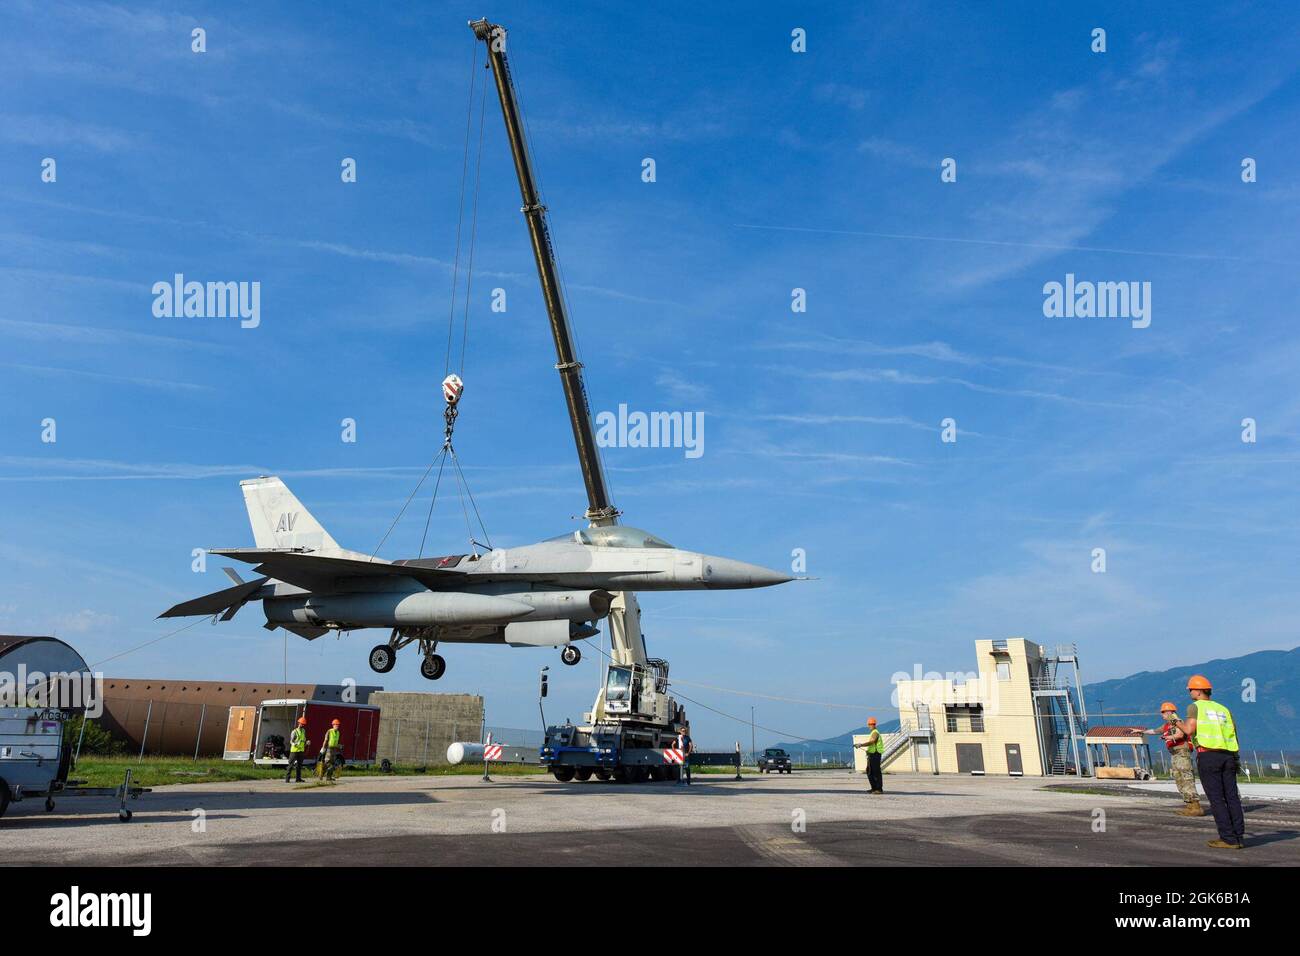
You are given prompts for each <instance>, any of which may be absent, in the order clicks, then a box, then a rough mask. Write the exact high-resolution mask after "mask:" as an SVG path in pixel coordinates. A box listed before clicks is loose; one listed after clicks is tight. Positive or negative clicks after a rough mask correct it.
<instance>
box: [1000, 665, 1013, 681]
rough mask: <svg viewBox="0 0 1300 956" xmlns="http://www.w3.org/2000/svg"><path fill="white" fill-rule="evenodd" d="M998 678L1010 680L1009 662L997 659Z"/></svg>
mask: <svg viewBox="0 0 1300 956" xmlns="http://www.w3.org/2000/svg"><path fill="white" fill-rule="evenodd" d="M998 680H1011V662H1010V661H998Z"/></svg>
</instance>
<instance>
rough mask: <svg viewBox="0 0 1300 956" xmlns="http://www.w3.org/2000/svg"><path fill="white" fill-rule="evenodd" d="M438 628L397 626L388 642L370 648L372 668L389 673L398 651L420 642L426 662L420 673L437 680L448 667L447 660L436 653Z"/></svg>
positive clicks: (382, 672) (389, 636)
mask: <svg viewBox="0 0 1300 956" xmlns="http://www.w3.org/2000/svg"><path fill="white" fill-rule="evenodd" d="M437 637H438V630H437V628H433V627H395V628H393V633H392V634H390V635H388V643H387V644H376V645H375V646H374V647H372V648H371V649H370V668H371V670H373V671H375V672H376V673H379V674H387V673H388V672H389V671H391V670H392V669H393V665H394V664H396V663H397V652H398V651H400V650H401V649H402V648H403V647H405V646H406V645H407V644H411V643H414V642H415V641H419V642H420V653H421V654H422V655H423V657H424V662H423V663H422V664H421V665H420V673H421V674H423V675H424V676H425V677H427V678H429V680H437V679H438V678H439V677H441V676H442V674H443V671H445V670H446V669H447V662H446V661H444V660H443V659H442V658H441V657H439V656H438V655H437V654H435V653H434V650H435V649H437V647H438V640H437Z"/></svg>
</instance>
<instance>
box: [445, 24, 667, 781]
mask: <svg viewBox="0 0 1300 956" xmlns="http://www.w3.org/2000/svg"><path fill="white" fill-rule="evenodd" d="M469 26H470V28H471V29H472V30H473V31H474V35H475V37H477V38H478V39H479V40H481V41H482V42H483V43H484V45H485V46H486V48H487V55H488V64H489V66H490V67H491V70H492V77H493V80H494V82H495V84H496V91H497V98H498V99H499V100H500V101H501V114H502V117H503V118H504V120H505V127H506V136H507V137H508V139H509V140H510V152H511V155H512V157H513V159H514V165H515V173H516V174H517V176H518V178H519V193H520V197H521V198H522V200H523V205H522V207H521V210H520V211H521V212H522V213H523V214H524V221H525V222H526V223H527V225H528V235H529V238H530V239H531V241H532V247H533V258H534V260H535V262H536V265H537V277H538V279H539V280H540V282H541V286H542V298H543V300H544V302H545V304H546V314H547V316H548V317H549V319H550V324H551V334H552V337H553V338H554V340H555V355H556V364H555V368H556V370H557V371H558V372H559V373H560V382H561V384H562V385H563V386H564V398H565V403H566V404H567V406H568V411H569V423H570V425H571V426H572V428H573V441H574V445H575V446H576V448H577V452H578V462H579V464H580V465H581V467H582V479H583V483H584V484H585V485H586V490H587V511H586V515H585V517H586V519H587V520H588V521H589V522H590V525H591V527H593V528H597V527H607V526H610V525H615V524H617V523H618V516H619V513H620V512H619V511H618V510H617V509H616V508H615V507H614V505H613V504H612V502H611V500H610V496H609V489H608V487H607V485H606V483H605V473H604V468H603V467H602V465H601V460H600V455H599V453H598V451H597V448H596V438H595V430H594V428H593V427H592V420H591V408H590V405H589V404H588V401H587V389H586V385H585V383H584V381H583V376H582V363H581V362H579V361H578V358H577V353H576V351H575V348H574V342H573V331H572V328H571V327H570V325H569V316H568V311H567V308H566V305H565V301H564V294H563V290H562V289H561V287H560V282H559V270H558V267H557V265H556V260H555V249H554V247H553V245H552V243H551V236H550V230H549V229H548V228H547V220H546V206H544V205H543V204H542V201H541V196H540V194H539V193H538V189H537V181H536V178H535V177H534V175H533V166H532V159H531V156H530V153H529V150H528V142H527V140H526V138H525V134H524V127H523V122H522V119H521V116H520V111H519V103H518V100H517V98H516V95H515V87H514V81H513V79H512V78H511V74H510V64H509V61H508V60H507V58H506V31H505V28H504V27H502V26H500V25H499V24H494V23H490V22H489V21H488V20H487V19H481V20H473V21H471V22H470V24H469ZM607 620H608V627H609V638H610V663H609V665H608V666H607V667H606V670H605V680H604V682H603V683H602V686H601V689H600V691H599V693H598V694H597V695H596V701H595V704H594V705H593V706H592V709H591V713H590V714H587V715H586V722H585V723H584V724H583V725H581V726H578V725H574V724H563V725H558V726H552V727H548V728H547V729H546V741H545V743H544V744H543V745H542V749H541V761H542V764H543V765H544V766H547V767H549V768H550V771H551V773H552V774H554V776H555V778H556V779H557V780H560V781H565V782H567V781H569V780H573V779H574V778H575V777H576V778H577V779H579V780H589V779H591V778H592V777H593V776H595V777H597V778H598V779H601V780H608V779H611V778H612V779H615V780H619V781H624V782H638V781H644V780H649V779H656V780H667V779H675V778H676V777H677V775H678V773H679V772H680V765H678V764H675V763H668V762H666V758H665V753H664V751H666V750H671V749H672V748H673V746H674V744H675V741H676V737H677V734H678V733H679V732H680V731H681V730H682V729H683V728H684V727H685V726H686V712H685V710H684V709H683V708H682V707H680V706H679V705H678V704H677V702H676V701H675V700H673V698H672V697H671V696H670V695H669V693H668V662H667V661H665V660H661V659H658V658H651V657H648V656H647V654H646V646H645V638H644V637H643V636H642V634H641V609H640V607H639V606H638V604H637V600H636V595H635V594H633V593H631V592H629V591H622V592H618V593H616V594H615V595H614V599H613V601H612V602H611V604H610V611H609V616H608V618H607Z"/></svg>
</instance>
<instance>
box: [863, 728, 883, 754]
mask: <svg viewBox="0 0 1300 956" xmlns="http://www.w3.org/2000/svg"><path fill="white" fill-rule="evenodd" d="M872 733H873V734H875V735H876V739H875V740H872V741H869V742H868V743H867V753H869V754H883V753H884V752H885V738H884V737H882V736H880V731H878V730H873V731H872Z"/></svg>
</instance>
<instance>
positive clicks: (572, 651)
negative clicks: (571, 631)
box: [560, 644, 582, 667]
mask: <svg viewBox="0 0 1300 956" xmlns="http://www.w3.org/2000/svg"><path fill="white" fill-rule="evenodd" d="M560 660H562V661H564V663H566V664H568V665H569V666H570V667H572V666H573V665H574V664H576V663H578V661H580V660H582V651H580V650H578V649H577V648H576V647H574V646H573V645H572V644H566V645H565V646H564V650H562V651H560Z"/></svg>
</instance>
